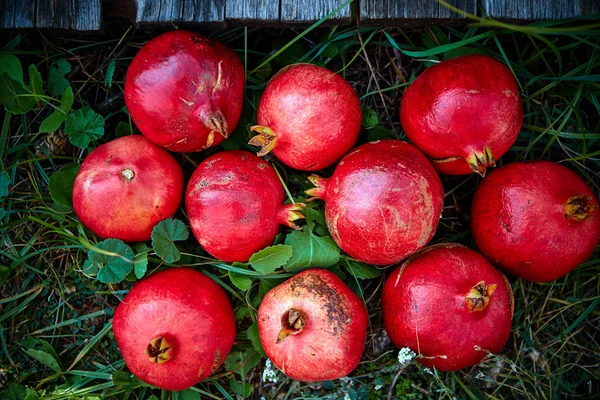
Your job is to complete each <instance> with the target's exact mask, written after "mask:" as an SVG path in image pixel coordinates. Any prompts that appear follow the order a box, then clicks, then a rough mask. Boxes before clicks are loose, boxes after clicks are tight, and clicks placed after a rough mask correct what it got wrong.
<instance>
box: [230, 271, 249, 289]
mask: <svg viewBox="0 0 600 400" xmlns="http://www.w3.org/2000/svg"><path fill="white" fill-rule="evenodd" d="M229 279H231V283H233V284H234V285H235V286H236V287H237V288H238V289H240V290H244V291H246V290H248V289H250V288H251V287H252V279H250V278H249V277H248V276H246V275H242V274H237V273H235V272H231V271H229Z"/></svg>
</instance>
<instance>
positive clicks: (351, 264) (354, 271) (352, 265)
mask: <svg viewBox="0 0 600 400" xmlns="http://www.w3.org/2000/svg"><path fill="white" fill-rule="evenodd" d="M342 264H343V265H344V267H345V268H346V270H347V271H348V272H349V273H350V274H351V275H354V276H355V277H357V278H358V279H371V278H377V277H378V276H380V275H381V274H382V273H383V270H381V269H379V268H376V267H374V266H372V265H369V264H365V263H362V262H358V261H352V260H345V262H343V263H342Z"/></svg>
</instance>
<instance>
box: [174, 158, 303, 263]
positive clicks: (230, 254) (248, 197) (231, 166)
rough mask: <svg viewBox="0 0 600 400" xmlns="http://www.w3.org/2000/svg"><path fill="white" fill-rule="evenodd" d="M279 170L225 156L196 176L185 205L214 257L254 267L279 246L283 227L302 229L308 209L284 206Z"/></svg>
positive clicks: (201, 168)
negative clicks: (260, 254) (261, 254)
mask: <svg viewBox="0 0 600 400" xmlns="http://www.w3.org/2000/svg"><path fill="white" fill-rule="evenodd" d="M283 201H284V193H283V186H282V184H281V182H280V181H279V178H278V177H277V174H276V172H275V170H274V169H273V167H272V166H271V165H270V164H269V163H267V162H265V161H264V160H263V159H261V158H259V157H257V156H256V155H254V154H252V153H249V152H247V151H241V150H234V151H222V152H219V153H216V154H213V155H212V156H210V157H208V158H207V159H206V160H204V161H203V162H202V164H200V165H199V166H198V168H197V169H196V171H194V174H193V175H192V177H191V179H190V183H189V184H188V187H187V192H186V195H185V204H186V207H187V211H188V217H189V219H190V225H191V227H192V231H193V232H194V236H196V239H198V242H200V245H202V247H203V248H204V249H205V250H206V251H207V252H209V253H210V254H211V255H213V256H214V257H216V258H218V259H220V260H223V261H227V262H232V261H241V262H244V261H248V259H249V258H250V256H251V255H252V254H254V253H255V252H257V251H258V250H261V249H263V248H265V247H267V246H269V245H271V244H272V243H273V240H274V239H275V236H276V235H277V233H278V232H279V227H280V225H286V226H289V227H290V228H294V229H299V227H298V226H297V225H296V224H295V222H294V221H296V220H298V219H300V218H304V216H303V215H302V214H301V213H300V212H299V211H300V210H302V208H303V207H304V204H302V203H296V204H287V205H284V204H283Z"/></svg>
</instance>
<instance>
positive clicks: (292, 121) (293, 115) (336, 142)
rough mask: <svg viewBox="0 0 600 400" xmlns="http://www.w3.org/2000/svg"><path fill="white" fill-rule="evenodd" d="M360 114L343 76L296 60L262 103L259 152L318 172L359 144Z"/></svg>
mask: <svg viewBox="0 0 600 400" xmlns="http://www.w3.org/2000/svg"><path fill="white" fill-rule="evenodd" d="M361 120H362V112H361V108H360V102H359V101H358V96H357V95H356V93H355V92H354V89H352V86H350V84H349V83H348V82H346V81H345V80H344V79H343V78H342V77H341V76H339V75H338V74H336V73H335V72H333V71H330V70H328V69H326V68H323V67H319V66H316V65H312V64H293V65H289V66H287V67H285V68H283V69H282V70H281V71H279V72H278V73H277V74H276V75H275V76H274V77H273V78H271V80H270V81H269V84H268V85H267V88H266V89H265V91H264V93H263V95H262V97H261V99H260V104H259V106H258V125H257V126H253V127H252V130H253V131H255V132H257V133H258V135H257V136H255V137H254V138H252V140H251V141H250V144H252V145H255V146H260V147H261V150H260V151H259V153H258V155H259V156H263V155H265V154H267V153H269V152H272V153H273V154H275V156H277V158H278V159H279V160H281V162H283V163H284V164H286V165H288V166H290V167H292V168H295V169H299V170H303V171H316V170H319V169H322V168H325V167H328V166H330V165H332V164H333V163H335V162H336V161H337V160H339V159H340V158H341V157H342V156H343V155H344V154H345V153H346V152H347V151H348V150H350V148H352V146H353V145H354V143H355V142H356V139H357V138H358V134H359V132H360V125H361Z"/></svg>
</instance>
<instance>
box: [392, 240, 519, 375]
mask: <svg viewBox="0 0 600 400" xmlns="http://www.w3.org/2000/svg"><path fill="white" fill-rule="evenodd" d="M382 311H383V323H384V326H385V329H386V331H387V333H388V335H389V337H390V339H391V340H392V342H393V343H394V345H396V346H397V347H400V348H404V347H409V348H410V349H411V350H413V351H414V352H415V353H417V354H418V358H417V360H418V361H419V362H420V363H421V364H423V365H425V366H427V367H435V368H436V369H438V370H442V371H452V370H457V369H461V368H465V367H468V366H471V365H475V364H478V363H479V362H481V361H482V360H483V358H484V357H485V356H486V355H487V354H488V352H489V353H494V354H495V353H497V352H499V351H500V350H502V347H504V344H505V343H506V341H507V340H508V337H509V335H510V327H511V322H512V315H513V293H512V289H511V287H510V284H509V283H508V281H507V280H506V278H505V277H504V275H502V274H501V273H500V272H499V271H498V270H496V269H495V268H494V267H492V265H491V264H490V263H489V262H488V261H487V260H486V259H485V258H484V257H483V256H482V255H480V254H479V253H476V252H475V251H473V250H470V249H468V248H466V247H465V246H462V245H459V244H452V243H444V244H440V245H434V246H429V247H426V248H425V249H423V250H422V251H421V252H420V253H418V254H416V255H414V256H413V257H411V258H410V259H408V260H407V261H406V262H405V263H404V264H403V265H402V266H401V267H400V268H398V269H396V270H395V271H394V272H392V274H391V275H390V277H389V278H388V280H387V281H386V283H385V286H384V287H383V298H382Z"/></svg>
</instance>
